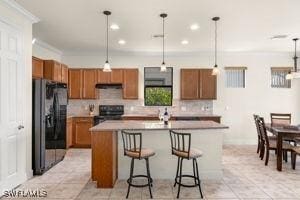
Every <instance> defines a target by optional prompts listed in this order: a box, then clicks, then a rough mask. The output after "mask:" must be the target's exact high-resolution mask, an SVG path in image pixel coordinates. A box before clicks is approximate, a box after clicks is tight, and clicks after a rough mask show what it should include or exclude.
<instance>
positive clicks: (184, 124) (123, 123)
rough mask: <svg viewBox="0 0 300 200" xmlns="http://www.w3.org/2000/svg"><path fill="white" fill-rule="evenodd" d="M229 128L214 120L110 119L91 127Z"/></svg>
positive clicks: (99, 129)
mask: <svg viewBox="0 0 300 200" xmlns="http://www.w3.org/2000/svg"><path fill="white" fill-rule="evenodd" d="M227 128H229V127H228V126H225V125H222V124H219V123H216V122H213V121H169V125H164V124H163V122H161V121H143V120H140V121H134V120H133V121H130V120H108V121H105V122H102V123H100V124H98V125H96V126H94V127H92V128H90V131H92V132H93V131H119V130H193V129H227Z"/></svg>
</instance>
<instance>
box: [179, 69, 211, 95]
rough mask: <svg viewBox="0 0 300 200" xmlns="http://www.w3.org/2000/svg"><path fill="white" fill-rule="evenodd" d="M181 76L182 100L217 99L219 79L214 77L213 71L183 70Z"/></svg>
mask: <svg viewBox="0 0 300 200" xmlns="http://www.w3.org/2000/svg"><path fill="white" fill-rule="evenodd" d="M180 76H181V92H180V96H181V99H183V100H196V99H216V98H217V79H216V76H213V75H212V69H181V75H180Z"/></svg>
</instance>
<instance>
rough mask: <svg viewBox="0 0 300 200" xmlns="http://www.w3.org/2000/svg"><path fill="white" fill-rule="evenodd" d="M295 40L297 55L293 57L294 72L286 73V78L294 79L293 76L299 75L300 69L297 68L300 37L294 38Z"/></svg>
mask: <svg viewBox="0 0 300 200" xmlns="http://www.w3.org/2000/svg"><path fill="white" fill-rule="evenodd" d="M293 41H294V42H295V55H294V57H293V60H294V72H292V71H291V72H289V73H288V74H287V75H286V77H285V78H286V79H287V80H292V79H293V78H298V76H297V72H298V69H297V60H298V57H297V41H298V38H294V39H293Z"/></svg>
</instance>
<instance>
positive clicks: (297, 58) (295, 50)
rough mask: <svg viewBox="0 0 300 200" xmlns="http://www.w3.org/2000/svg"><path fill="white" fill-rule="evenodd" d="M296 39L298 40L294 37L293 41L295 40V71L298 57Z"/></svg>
mask: <svg viewBox="0 0 300 200" xmlns="http://www.w3.org/2000/svg"><path fill="white" fill-rule="evenodd" d="M297 40H298V38H295V39H294V41H295V56H294V68H295V72H297V71H298V69H297V59H298V57H297Z"/></svg>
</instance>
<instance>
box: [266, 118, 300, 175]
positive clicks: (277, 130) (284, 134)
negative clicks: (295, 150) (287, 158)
mask: <svg viewBox="0 0 300 200" xmlns="http://www.w3.org/2000/svg"><path fill="white" fill-rule="evenodd" d="M265 126H266V130H267V131H269V132H271V133H272V134H274V135H276V136H277V170H278V171H282V143H283V140H284V138H300V128H299V126H286V125H280V124H271V123H266V124H265Z"/></svg>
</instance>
